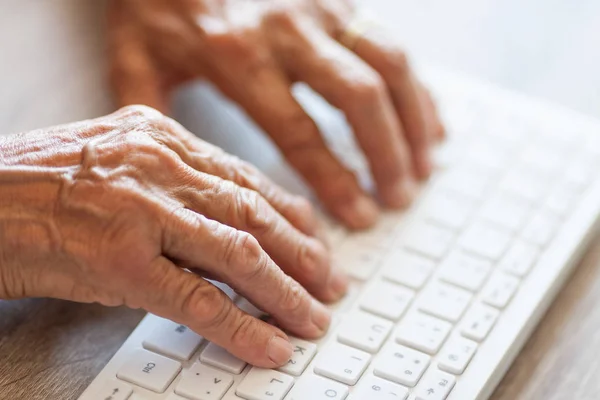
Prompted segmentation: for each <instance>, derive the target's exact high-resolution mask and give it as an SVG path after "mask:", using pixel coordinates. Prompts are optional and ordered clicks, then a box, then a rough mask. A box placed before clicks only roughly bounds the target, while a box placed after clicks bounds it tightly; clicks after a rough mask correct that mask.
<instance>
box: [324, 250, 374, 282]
mask: <svg viewBox="0 0 600 400" xmlns="http://www.w3.org/2000/svg"><path fill="white" fill-rule="evenodd" d="M381 256H382V251H381V249H379V248H377V247H373V246H368V245H365V244H362V245H361V244H357V243H355V242H352V243H348V242H344V244H343V245H342V246H341V247H340V248H339V249H338V250H337V251H335V253H334V260H335V261H334V262H335V263H336V264H337V265H338V266H339V267H340V268H342V269H343V270H344V271H346V273H347V274H348V276H350V277H352V278H354V279H358V280H359V281H366V280H367V279H369V278H370V277H371V276H372V275H373V274H374V273H375V271H376V270H377V268H378V267H379V265H380V263H381Z"/></svg>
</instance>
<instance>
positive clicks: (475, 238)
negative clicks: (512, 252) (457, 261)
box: [459, 223, 511, 261]
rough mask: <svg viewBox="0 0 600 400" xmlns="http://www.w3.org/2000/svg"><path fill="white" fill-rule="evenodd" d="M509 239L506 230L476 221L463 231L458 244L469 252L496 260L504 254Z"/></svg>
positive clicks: (509, 236)
mask: <svg viewBox="0 0 600 400" xmlns="http://www.w3.org/2000/svg"><path fill="white" fill-rule="evenodd" d="M510 240H511V235H510V234H509V233H508V232H507V231H504V230H501V229H499V228H495V227H492V226H490V225H489V224H485V223H476V224H473V225H471V226H470V227H469V228H468V229H467V230H466V231H465V232H464V233H463V235H462V236H461V237H460V239H459V245H460V246H461V247H462V248H463V249H465V250H466V251H468V252H470V253H473V254H476V255H478V256H481V257H485V258H489V259H490V260H492V261H496V260H498V259H499V258H500V257H501V256H502V254H504V252H505V251H506V249H507V248H508V245H509V243H510Z"/></svg>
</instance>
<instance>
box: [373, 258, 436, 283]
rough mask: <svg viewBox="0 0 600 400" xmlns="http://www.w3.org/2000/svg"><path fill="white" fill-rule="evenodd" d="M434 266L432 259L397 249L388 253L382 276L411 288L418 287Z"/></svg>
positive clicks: (425, 279)
mask: <svg viewBox="0 0 600 400" xmlns="http://www.w3.org/2000/svg"><path fill="white" fill-rule="evenodd" d="M434 268H435V262H434V261H433V260H431V259H429V258H427V257H423V256H419V255H417V254H412V253H409V252H407V251H405V250H398V251H395V252H394V253H392V254H390V256H389V258H388V259H387V261H386V262H385V263H384V265H383V277H384V278H385V279H388V280H390V281H392V282H394V283H399V284H401V285H405V286H408V287H409V288H412V289H420V288H422V287H423V285H424V284H425V282H426V281H427V279H428V278H429V275H431V272H432V271H433V269H434Z"/></svg>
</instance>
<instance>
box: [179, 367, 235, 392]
mask: <svg viewBox="0 0 600 400" xmlns="http://www.w3.org/2000/svg"><path fill="white" fill-rule="evenodd" d="M232 384H233V377H232V376H231V375H229V374H227V373H225V372H223V371H219V370H217V369H214V368H211V367H207V366H206V365H203V364H201V363H196V364H195V365H194V366H193V367H192V368H190V369H189V370H187V371H185V372H184V373H183V376H182V378H181V380H180V381H179V383H178V384H177V387H176V388H175V393H177V394H178V395H180V396H183V397H185V398H188V399H193V400H220V399H221V398H222V397H223V396H224V395H225V392H227V390H228V389H229V388H230V387H231V385H232Z"/></svg>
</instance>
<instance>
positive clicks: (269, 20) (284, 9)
mask: <svg viewBox="0 0 600 400" xmlns="http://www.w3.org/2000/svg"><path fill="white" fill-rule="evenodd" d="M264 23H266V24H268V26H269V27H276V28H280V29H284V30H287V31H296V30H298V15H297V13H295V12H294V11H293V10H291V9H290V8H289V6H287V4H285V3H284V4H279V5H278V6H277V5H274V6H273V7H272V8H271V10H270V11H269V13H268V14H267V15H266V16H265V18H264Z"/></svg>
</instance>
